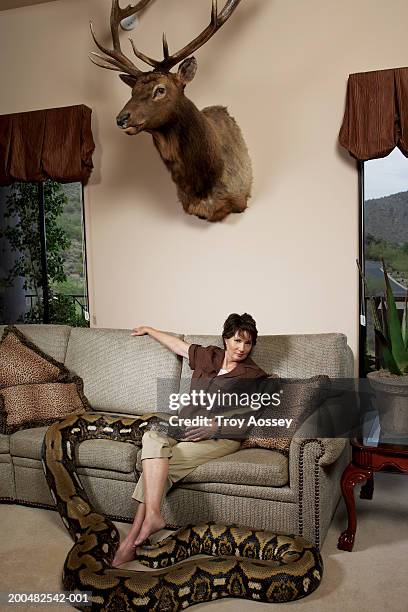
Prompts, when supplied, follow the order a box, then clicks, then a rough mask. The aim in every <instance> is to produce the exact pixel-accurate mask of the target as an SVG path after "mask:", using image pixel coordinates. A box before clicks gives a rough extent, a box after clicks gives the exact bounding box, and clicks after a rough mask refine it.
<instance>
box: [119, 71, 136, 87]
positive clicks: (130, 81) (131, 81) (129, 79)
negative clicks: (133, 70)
mask: <svg viewBox="0 0 408 612" xmlns="http://www.w3.org/2000/svg"><path fill="white" fill-rule="evenodd" d="M119 78H120V79H122V81H123V82H124V83H126V85H129V87H134V86H135V85H136V81H137V78H136V77H134V76H131V75H130V74H120V75H119Z"/></svg>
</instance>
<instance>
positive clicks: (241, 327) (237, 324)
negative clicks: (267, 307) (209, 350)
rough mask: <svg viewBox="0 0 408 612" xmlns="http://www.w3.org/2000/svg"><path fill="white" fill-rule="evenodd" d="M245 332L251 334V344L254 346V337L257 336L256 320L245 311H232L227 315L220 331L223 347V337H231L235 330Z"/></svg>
mask: <svg viewBox="0 0 408 612" xmlns="http://www.w3.org/2000/svg"><path fill="white" fill-rule="evenodd" d="M240 331H241V332H246V333H248V334H249V335H250V336H251V340H252V346H255V344H256V339H257V337H258V330H257V329H256V322H255V320H254V318H253V317H251V315H250V314H248V313H247V312H244V314H242V315H239V314H237V313H236V312H233V313H232V314H230V315H229V316H228V317H227V320H226V321H225V323H224V329H223V331H222V341H223V343H224V348H225V338H226V339H227V340H228V338H232V337H233V336H235V333H236V332H240Z"/></svg>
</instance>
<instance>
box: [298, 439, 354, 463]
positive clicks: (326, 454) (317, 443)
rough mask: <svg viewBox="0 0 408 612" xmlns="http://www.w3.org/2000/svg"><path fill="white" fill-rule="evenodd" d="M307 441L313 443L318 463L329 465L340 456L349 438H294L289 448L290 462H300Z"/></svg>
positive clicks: (314, 454)
mask: <svg viewBox="0 0 408 612" xmlns="http://www.w3.org/2000/svg"><path fill="white" fill-rule="evenodd" d="M305 443H306V444H308V445H311V444H312V445H313V446H312V447H313V449H314V453H313V456H314V457H315V458H316V460H317V462H318V464H319V465H321V466H328V465H331V464H332V463H334V462H335V461H337V459H338V458H339V457H340V455H341V454H342V452H343V450H344V448H345V446H346V444H347V443H348V438H293V440H292V442H291V444H290V450H289V464H291V463H294V464H295V465H296V464H297V463H298V461H299V458H300V455H301V451H302V447H304V446H305Z"/></svg>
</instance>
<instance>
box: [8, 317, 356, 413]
mask: <svg viewBox="0 0 408 612" xmlns="http://www.w3.org/2000/svg"><path fill="white" fill-rule="evenodd" d="M16 327H18V328H19V329H21V331H22V332H23V333H24V334H25V335H26V336H27V337H28V338H29V339H30V340H31V341H32V342H34V343H35V344H36V345H37V346H38V347H39V348H41V349H42V350H43V351H44V352H45V353H47V354H49V355H51V356H52V357H54V359H57V360H58V361H61V362H63V363H65V365H66V366H67V368H69V369H70V370H71V372H73V373H74V374H77V375H78V376H81V378H82V379H83V381H84V392H85V395H86V396H87V398H88V400H89V402H90V404H91V406H92V408H93V409H95V410H103V411H105V412H119V413H125V414H144V413H147V412H157V411H161V412H168V411H169V407H168V401H167V400H168V396H169V394H170V393H178V392H181V393H183V392H187V391H188V390H189V387H190V380H191V374H192V372H191V370H190V367H189V365H188V360H187V359H183V360H181V359H180V358H178V357H176V356H175V355H173V354H172V353H171V352H170V351H169V350H167V349H166V348H164V347H163V346H161V345H160V344H159V343H158V342H156V341H155V340H152V339H151V338H150V337H148V336H131V335H130V330H125V329H98V328H92V329H89V328H80V327H74V328H70V327H69V326H67V325H17V326H16ZM3 329H4V326H0V333H1V334H2V333H3ZM0 337H1V336H0ZM179 337H182V336H179ZM184 339H185V341H186V342H189V343H196V344H202V345H203V346H208V345H210V344H212V345H215V346H220V347H222V339H221V337H220V336H209V335H200V336H198V335H195V336H193V335H188V336H184ZM252 357H253V359H254V361H255V362H256V363H257V364H258V365H259V366H260V367H261V368H263V369H264V370H265V371H266V372H268V373H276V374H278V375H279V376H282V377H288V378H308V377H310V376H313V375H315V374H327V375H328V376H330V377H333V378H343V377H344V378H348V377H353V354H352V352H351V349H350V348H349V347H348V346H347V338H346V336H345V335H344V334H340V333H327V334H293V335H281V336H259V338H258V342H257V345H256V346H255V348H254V350H253V353H252Z"/></svg>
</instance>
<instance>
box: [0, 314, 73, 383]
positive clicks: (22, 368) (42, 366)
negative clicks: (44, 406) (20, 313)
mask: <svg viewBox="0 0 408 612" xmlns="http://www.w3.org/2000/svg"><path fill="white" fill-rule="evenodd" d="M68 376H69V370H67V368H66V367H65V366H64V364H62V363H59V362H58V361H56V360H55V359H53V358H52V357H50V356H49V355H47V354H46V353H44V352H43V351H42V350H41V349H39V348H38V346H36V345H35V344H33V343H32V342H30V340H28V338H26V337H25V335H24V334H23V333H22V332H21V331H20V330H19V329H17V328H16V327H14V326H13V325H9V326H7V327H6V328H5V330H4V333H3V337H2V340H1V343H0V389H2V388H3V387H11V386H14V385H24V384H26V383H43V382H54V381H63V380H66V379H67V378H68Z"/></svg>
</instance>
